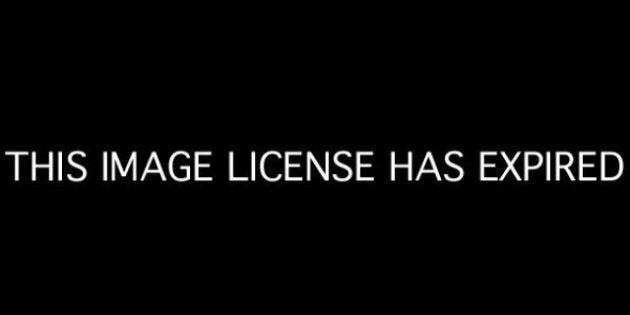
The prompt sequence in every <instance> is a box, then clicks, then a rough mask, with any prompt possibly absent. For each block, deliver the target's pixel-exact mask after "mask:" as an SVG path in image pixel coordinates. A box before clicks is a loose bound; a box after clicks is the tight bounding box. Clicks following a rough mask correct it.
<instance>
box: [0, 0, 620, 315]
mask: <svg viewBox="0 0 630 315" xmlns="http://www.w3.org/2000/svg"><path fill="white" fill-rule="evenodd" d="M145 9H146V10H145ZM267 9H269V8H267ZM285 9H286V8H285ZM372 9H376V11H378V12H379V13H378V14H376V13H373V11H370V13H367V12H363V11H360V12H359V11H355V10H352V9H351V10H348V11H344V13H343V14H341V13H339V12H340V10H338V9H335V10H330V12H329V11H327V10H324V11H325V12H320V11H311V10H310V9H309V10H306V11H302V10H300V11H299V12H301V13H299V14H297V13H295V12H292V13H286V14H276V15H272V14H263V13H262V12H263V11H257V10H256V9H249V10H245V8H241V9H239V10H237V11H236V13H234V14H229V15H228V14H227V13H226V15H225V16H224V14H223V13H220V12H223V11H219V10H210V9H208V10H203V11H201V12H196V13H197V14H194V15H192V13H190V12H189V11H182V12H180V11H177V12H169V14H164V13H160V14H158V13H156V12H153V11H151V10H148V9H147V8H144V9H141V10H138V11H134V13H129V12H130V11H129V10H121V12H115V13H112V14H103V15H102V16H101V14H97V13H96V12H101V11H100V10H97V11H94V12H92V11H90V12H92V13H90V14H71V15H70V17H66V16H65V15H64V16H62V15H53V14H50V13H47V12H45V11H46V10H43V11H44V12H38V14H37V15H34V14H29V15H27V17H23V18H16V19H15V20H11V21H7V23H6V24H7V25H6V26H7V27H6V28H5V32H4V35H5V36H4V37H3V38H4V39H3V45H2V47H3V54H4V55H5V56H4V57H3V78H4V80H3V81H4V82H3V89H2V90H3V99H4V101H3V106H2V115H1V116H0V119H1V124H0V126H1V127H0V128H1V133H0V137H1V138H0V139H1V140H2V142H1V148H2V150H3V151H4V150H42V151H45V150H75V149H80V150H85V151H87V152H88V153H89V154H90V155H95V154H98V152H99V151H101V150H119V151H130V150H139V151H141V152H147V151H150V150H157V151H160V152H170V151H173V150H177V149H189V150H213V151H215V152H216V153H215V154H216V155H218V156H225V152H226V151H227V150H249V149H259V150H263V149H276V150H286V149H292V150H326V149H328V150H337V149H348V150H355V149H356V150H374V151H376V152H377V154H378V155H379V156H382V157H386V155H385V153H386V152H387V151H388V150H400V151H404V150H415V151H417V152H424V151H427V150H432V151H436V152H445V151H447V150H451V149H459V150H463V151H464V152H465V153H466V155H467V159H466V161H467V162H466V163H467V164H466V170H467V177H466V180H465V181H464V182H462V183H458V184H446V183H444V184H439V185H436V184H435V183H430V182H428V183H424V184H388V183H386V182H385V181H384V180H378V181H377V182H375V183H351V184H345V185H340V184H322V183H313V184H278V185H263V184H260V185H236V184H230V183H227V182H225V180H221V179H220V176H215V177H219V179H217V180H216V181H215V182H214V183H212V184H209V185H208V184H184V185H181V184H172V183H167V184H161V183H157V182H151V183H145V184H142V185H139V184H103V183H99V182H98V181H97V180H96V178H95V177H94V176H92V177H91V178H90V180H88V181H87V182H85V183H81V184H68V183H65V184H55V183H53V184H41V183H38V184H33V183H31V184H28V183H26V184H15V183H11V182H10V181H9V179H10V178H9V175H8V174H7V173H6V170H7V169H8V167H7V165H8V163H7V162H6V161H4V162H5V163H4V165H3V169H2V171H3V173H2V182H3V186H2V192H1V194H2V204H3V205H2V224H3V229H2V230H3V234H4V237H3V243H5V246H4V248H6V250H5V258H4V261H5V262H8V263H9V264H8V265H9V267H7V268H5V272H6V274H7V275H8V276H9V278H10V279H11V280H13V279H15V281H10V282H9V283H10V284H9V285H8V286H7V287H9V288H10V291H11V293H12V296H16V297H25V296H26V297H28V296H33V295H32V294H33V293H34V292H38V293H42V295H43V296H47V297H53V296H56V295H57V294H59V295H61V296H65V298H61V299H57V298H54V299H53V300H54V301H55V302H53V303H63V302H66V301H70V302H72V301H75V302H76V301H78V300H81V301H93V299H95V300H98V301H99V304H93V305H109V304H111V303H112V302H115V301H120V300H130V301H138V300H141V299H143V298H144V297H147V298H148V300H146V303H147V304H146V305H162V304H166V303H167V302H170V301H173V300H174V299H175V298H176V297H184V298H185V299H188V300H189V301H202V302H203V303H210V302H209V301H210V300H217V299H218V300H220V301H223V302H226V301H230V302H228V303H229V304H231V305H233V306H234V307H239V308H240V307H242V306H254V307H256V306H263V305H267V304H279V305H284V306H286V305H288V304H291V302H301V303H299V305H301V306H302V307H308V308H310V307H315V306H321V305H327V304H328V302H331V301H337V302H339V301H344V302H350V303H348V304H349V305H350V306H351V307H358V306H370V307H371V306H376V305H375V304H379V305H383V306H385V307H386V308H390V307H394V306H400V305H403V303H401V302H411V303H413V304H417V303H421V302H420V301H425V300H429V301H432V302H434V303H438V304H441V305H443V306H444V307H449V308H450V307H461V306H463V307H472V306H474V305H478V304H484V305H495V306H496V305H498V304H500V302H508V303H509V305H511V306H513V307H524V306H529V305H538V302H550V301H555V302H558V301H562V302H561V303H559V305H560V306H562V305H564V306H567V305H583V304H585V303H587V302H589V303H590V302H593V304H594V305H597V306H600V305H601V304H599V303H601V302H600V301H601V300H599V298H600V297H604V298H606V299H607V300H608V302H607V304H609V302H611V301H614V300H616V299H617V297H618V296H619V294H620V292H619V291H617V289H616V286H617V285H618V284H620V283H623V279H626V272H625V271H623V268H622V266H623V265H624V264H625V263H626V262H627V259H626V258H623V257H624V256H625V255H623V251H624V247H623V245H625V244H626V241H627V236H628V233H627V230H626V229H625V225H626V223H627V216H626V215H625V214H624V213H623V211H625V210H626V207H627V206H625V194H626V193H627V186H626V185H625V177H624V178H623V180H622V181H621V182H616V183H581V184H576V183H563V184H552V183H541V182H539V183H536V184H532V183H530V184H523V183H514V182H508V183H504V184H481V183H478V182H477V181H476V173H475V170H476V166H475V163H476V159H475V158H474V157H475V154H476V152H477V151H479V150H526V149H527V150H541V151H542V150H572V151H575V150H613V151H618V152H620V153H622V154H623V155H624V157H625V156H626V155H627V154H626V153H627V152H626V150H627V147H626V134H627V126H626V123H625V120H626V119H625V118H626V116H625V113H624V112H623V108H622V106H623V105H624V104H626V103H627V94H626V93H625V89H626V85H627V83H628V80H627V70H628V66H627V59H626V58H624V56H627V55H628V54H627V53H628V51H627V48H625V47H624V46H625V45H623V44H624V43H623V42H624V39H625V36H626V35H627V33H626V32H625V30H624V29H623V28H621V26H622V25H621V24H623V21H622V20H619V19H617V18H616V17H614V16H613V15H612V14H611V13H610V12H604V13H596V12H594V11H593V12H590V13H589V14H583V13H581V14H577V13H570V12H568V11H565V10H558V11H553V13H550V12H551V11H550V10H541V11H540V12H538V11H536V12H529V11H527V13H525V11H522V12H521V11H520V9H519V10H516V11H514V10H507V11H506V12H501V13H498V12H497V13H496V14H495V13H493V12H494V11H492V12H491V11H487V10H484V9H482V10H481V11H483V12H485V13H488V14H486V15H480V14H472V11H470V12H467V11H466V10H463V12H462V11H460V10H454V9H455V8H450V9H448V10H446V11H440V12H441V14H438V13H437V12H434V11H427V10H419V9H413V10H411V9H409V10H406V9H403V8H401V9H399V10H394V11H390V10H387V11H383V12H381V10H380V9H379V8H372ZM478 9H479V8H478ZM495 9H496V8H495ZM587 9H588V8H587ZM313 10H315V9H313ZM169 11H170V10H169ZM193 11H194V10H193ZM271 11H273V12H275V13H279V12H280V11H278V10H273V9H272V10H271ZM232 12H234V11H232ZM264 12H266V11H264ZM282 12H284V11H282ZM316 12H317V13H316ZM402 12H405V13H404V14H403V13H402ZM475 12H476V11H475ZM508 12H509V13H508ZM31 13H32V12H31ZM206 13H207V15H206ZM434 13H435V15H434ZM386 162H387V161H386V160H384V159H382V160H380V162H379V164H378V165H379V167H386V165H387V163H386ZM223 168H225V167H223ZM91 170H92V169H91ZM219 172H221V171H220V170H219ZM223 177H224V176H223ZM381 178H383V176H381ZM385 178H386V176H385ZM141 301H142V300H141ZM187 304H188V303H187ZM353 305H354V306H353ZM176 306H177V307H183V305H182V304H176Z"/></svg>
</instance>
